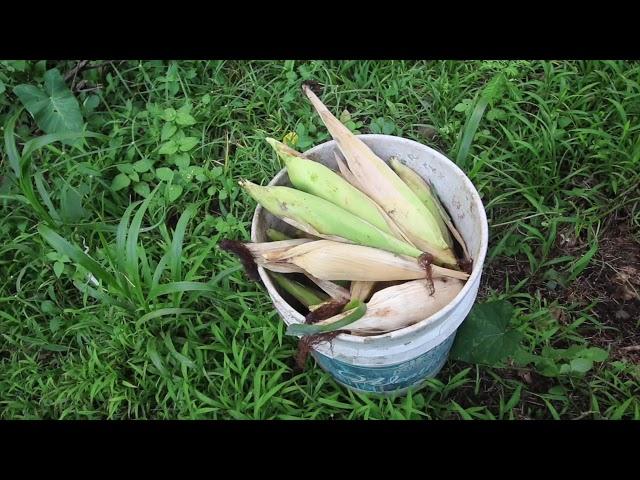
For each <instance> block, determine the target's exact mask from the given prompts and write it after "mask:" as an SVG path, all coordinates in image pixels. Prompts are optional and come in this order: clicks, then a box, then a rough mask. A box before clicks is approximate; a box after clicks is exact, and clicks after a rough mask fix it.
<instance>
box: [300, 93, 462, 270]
mask: <svg viewBox="0 0 640 480" xmlns="http://www.w3.org/2000/svg"><path fill="white" fill-rule="evenodd" d="M303 90H304V92H305V94H306V95H307V97H308V98H309V100H310V101H311V103H312V105H313V106H314V108H315V109H316V111H317V112H318V114H319V115H320V118H321V119H322V121H323V122H324V124H325V126H326V127H327V129H328V130H329V133H330V134H331V136H332V137H333V139H334V140H335V141H336V143H337V144H338V147H339V148H340V151H341V152H342V154H343V155H344V157H345V159H346V161H347V164H348V166H349V169H350V170H351V172H352V173H353V174H354V176H355V177H356V178H357V181H358V184H359V185H360V186H361V187H362V189H363V192H364V193H365V194H367V195H368V196H369V197H370V198H371V199H372V200H373V201H375V202H376V203H377V204H378V205H380V206H381V207H382V208H383V209H384V211H385V212H387V214H388V215H389V216H390V217H391V218H392V219H393V221H394V222H395V223H396V225H397V226H398V227H399V228H400V229H401V230H402V231H403V232H404V233H405V234H406V236H407V237H408V238H409V239H411V241H412V242H413V244H414V245H415V246H416V247H418V248H419V249H421V250H422V251H424V252H427V253H430V254H432V255H433V256H434V257H435V259H436V262H437V263H440V264H445V265H451V266H456V265H457V262H456V258H455V255H454V254H453V252H452V251H451V249H450V248H449V246H448V245H447V242H446V241H445V240H444V238H443V237H442V235H441V233H440V229H439V227H438V223H437V221H436V219H435V218H434V216H433V215H432V214H431V212H430V211H429V210H428V209H427V208H426V207H425V206H424V204H423V203H422V202H421V201H420V199H419V198H418V197H417V196H416V195H415V193H413V191H411V189H410V188H409V187H408V186H407V185H406V184H405V183H404V182H403V181H402V180H401V179H400V178H399V177H398V176H397V175H396V174H395V172H394V171H393V170H392V169H391V168H390V167H389V166H388V165H387V164H386V163H385V162H384V161H383V160H382V159H380V158H379V157H378V156H377V155H376V154H375V153H373V151H372V150H371V149H370V148H369V147H368V146H367V145H366V144H365V143H364V142H363V141H362V140H360V139H359V138H358V137H356V136H355V135H354V134H353V133H351V131H350V130H349V129H348V128H347V127H345V126H344V125H343V124H342V123H341V122H340V121H339V120H338V119H337V118H336V117H335V116H334V115H333V114H332V113H331V112H330V111H329V110H328V109H327V107H326V106H325V105H324V104H323V103H322V102H321V101H320V99H319V98H318V97H317V96H316V95H315V94H314V93H313V92H312V91H311V89H310V88H309V87H308V86H306V85H305V86H303Z"/></svg>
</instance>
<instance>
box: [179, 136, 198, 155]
mask: <svg viewBox="0 0 640 480" xmlns="http://www.w3.org/2000/svg"><path fill="white" fill-rule="evenodd" d="M178 143H179V144H180V151H181V152H188V151H189V150H191V149H192V148H193V147H195V146H196V145H197V144H198V138H197V137H184V138H183V139H181V140H180V141H179V142H178Z"/></svg>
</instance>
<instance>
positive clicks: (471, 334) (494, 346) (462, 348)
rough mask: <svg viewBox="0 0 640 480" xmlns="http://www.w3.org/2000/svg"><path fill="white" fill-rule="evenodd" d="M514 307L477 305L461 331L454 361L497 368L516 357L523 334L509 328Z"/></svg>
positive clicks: (507, 305) (501, 302)
mask: <svg viewBox="0 0 640 480" xmlns="http://www.w3.org/2000/svg"><path fill="white" fill-rule="evenodd" d="M512 316H513V306H512V305H511V304H510V303H509V302H506V301H496V302H488V303H482V304H477V305H475V306H474V307H473V309H472V310H471V312H470V313H469V316H468V317H467V319H466V320H465V321H464V323H463V324H462V325H461V326H460V328H458V332H457V334H456V341H455V343H454V345H453V348H452V349H451V354H450V355H451V358H453V359H455V360H461V361H463V362H469V363H482V364H486V365H497V364H499V363H500V362H501V361H502V360H503V359H505V358H506V357H508V356H510V355H513V354H514V353H515V352H516V350H517V349H518V346H519V344H520V340H521V339H522V334H521V333H520V332H518V331H517V330H508V329H507V327H508V325H509V322H510V320H511V317H512Z"/></svg>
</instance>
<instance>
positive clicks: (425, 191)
mask: <svg viewBox="0 0 640 480" xmlns="http://www.w3.org/2000/svg"><path fill="white" fill-rule="evenodd" d="M389 164H390V165H391V167H392V168H393V170H394V171H395V172H396V173H397V174H398V176H399V177H400V179H401V180H402V181H403V182H404V183H406V184H407V186H408V187H409V188H410V189H411V190H412V191H413V193H415V194H416V196H417V197H418V198H419V199H420V201H421V202H422V203H423V204H424V206H425V207H427V208H428V209H429V211H430V212H431V215H433V218H435V219H436V222H437V223H438V227H439V228H440V234H441V235H442V238H444V240H445V242H447V245H448V246H449V248H453V241H452V240H451V235H450V234H449V230H448V228H447V225H446V224H445V222H444V219H443V218H442V215H441V213H440V209H439V208H438V205H437V204H436V202H438V200H437V199H436V198H435V195H434V193H433V189H432V187H431V185H430V184H428V183H427V182H426V181H425V180H424V179H423V178H422V177H421V176H420V175H418V174H417V173H416V172H415V171H413V170H412V169H411V168H409V167H407V166H406V165H405V164H403V163H402V162H400V160H398V159H397V158H395V157H393V158H391V159H390V160H389Z"/></svg>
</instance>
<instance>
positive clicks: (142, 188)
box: [133, 182, 151, 198]
mask: <svg viewBox="0 0 640 480" xmlns="http://www.w3.org/2000/svg"><path fill="white" fill-rule="evenodd" d="M133 191H134V192H136V193H137V194H138V195H140V196H141V197H143V198H147V197H148V196H149V194H150V193H151V190H150V189H149V184H148V183H146V182H140V183H136V184H135V185H134V186H133Z"/></svg>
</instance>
